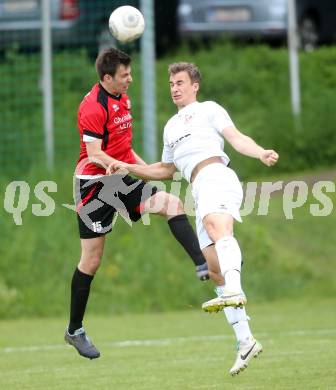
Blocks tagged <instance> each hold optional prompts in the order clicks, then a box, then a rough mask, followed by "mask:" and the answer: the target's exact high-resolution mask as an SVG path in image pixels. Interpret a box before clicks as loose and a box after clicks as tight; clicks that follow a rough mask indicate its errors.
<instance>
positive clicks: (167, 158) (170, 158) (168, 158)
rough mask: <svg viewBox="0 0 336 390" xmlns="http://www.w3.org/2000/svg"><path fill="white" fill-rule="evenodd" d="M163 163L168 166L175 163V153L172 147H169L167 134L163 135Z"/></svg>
mask: <svg viewBox="0 0 336 390" xmlns="http://www.w3.org/2000/svg"><path fill="white" fill-rule="evenodd" d="M161 161H162V162H163V163H167V164H170V163H173V162H174V153H173V151H172V149H171V147H170V146H169V143H168V141H167V139H166V137H165V134H164V135H163V150H162V157H161Z"/></svg>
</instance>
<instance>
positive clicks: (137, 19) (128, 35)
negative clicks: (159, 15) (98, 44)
mask: <svg viewBox="0 0 336 390" xmlns="http://www.w3.org/2000/svg"><path fill="white" fill-rule="evenodd" d="M109 29H110V31H111V34H112V35H113V36H114V37H115V38H116V39H117V40H118V41H120V42H122V43H127V42H132V41H134V40H136V39H138V38H139V37H140V36H141V35H142V33H143V32H144V30H145V19H144V17H143V15H142V13H141V12H140V11H139V10H138V9H137V8H135V7H132V6H130V5H124V6H122V7H118V8H116V9H115V10H114V11H113V12H112V13H111V16H110V19H109Z"/></svg>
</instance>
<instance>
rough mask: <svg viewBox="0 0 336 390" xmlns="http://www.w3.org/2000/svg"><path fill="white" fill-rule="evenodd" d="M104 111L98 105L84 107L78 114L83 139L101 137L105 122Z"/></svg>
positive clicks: (88, 139)
mask: <svg viewBox="0 0 336 390" xmlns="http://www.w3.org/2000/svg"><path fill="white" fill-rule="evenodd" d="M106 115H107V114H106V111H105V110H104V109H103V107H101V106H100V105H98V104H97V105H93V106H90V107H86V108H84V109H83V110H82V111H81V113H80V116H79V126H80V127H81V128H82V129H83V141H84V142H92V141H95V140H97V139H102V138H103V135H104V126H105V122H106Z"/></svg>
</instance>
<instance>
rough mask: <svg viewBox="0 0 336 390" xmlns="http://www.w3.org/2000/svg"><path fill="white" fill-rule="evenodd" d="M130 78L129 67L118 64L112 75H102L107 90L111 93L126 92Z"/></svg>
mask: <svg viewBox="0 0 336 390" xmlns="http://www.w3.org/2000/svg"><path fill="white" fill-rule="evenodd" d="M132 80H133V79H132V76H131V67H130V66H125V65H119V66H118V69H117V71H116V74H115V75H114V76H113V77H112V76H111V75H108V74H106V75H105V76H104V82H105V83H106V84H107V87H108V92H110V93H112V94H113V95H120V94H121V93H126V92H127V90H128V87H129V85H130V84H131V82H132Z"/></svg>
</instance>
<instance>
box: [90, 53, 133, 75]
mask: <svg viewBox="0 0 336 390" xmlns="http://www.w3.org/2000/svg"><path fill="white" fill-rule="evenodd" d="M131 61H132V59H131V57H130V56H129V55H128V54H126V53H124V52H123V51H121V50H119V49H115V48H110V49H106V50H103V51H101V52H100V53H99V54H98V57H97V59H96V71H97V73H98V76H99V79H100V80H101V81H102V80H103V78H104V76H105V75H106V74H109V75H110V76H112V77H114V76H115V74H116V72H117V70H118V67H119V66H120V65H124V66H129V65H130V63H131Z"/></svg>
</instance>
